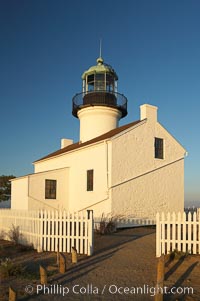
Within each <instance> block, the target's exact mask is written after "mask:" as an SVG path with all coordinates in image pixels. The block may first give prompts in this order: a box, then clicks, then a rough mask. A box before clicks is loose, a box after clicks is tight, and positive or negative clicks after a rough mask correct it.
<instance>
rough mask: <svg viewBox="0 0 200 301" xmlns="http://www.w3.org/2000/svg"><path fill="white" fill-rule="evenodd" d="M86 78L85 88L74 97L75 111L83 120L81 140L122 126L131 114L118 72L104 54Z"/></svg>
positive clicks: (84, 78)
mask: <svg viewBox="0 0 200 301" xmlns="http://www.w3.org/2000/svg"><path fill="white" fill-rule="evenodd" d="M82 80H83V90H82V92H81V93H79V94H76V95H75V96H74V97H73V100H72V103H73V109H72V114H73V115H74V116H75V117H77V118H79V120H80V141H81V142H85V141H88V140H91V139H93V138H95V137H97V136H100V135H102V134H104V133H106V132H109V131H110V130H112V129H115V128H117V127H118V122H119V120H120V119H121V118H123V117H125V116H126V115H127V99H126V97H125V96H124V95H122V94H120V93H118V92H117V80H118V76H117V74H116V72H115V71H114V69H113V68H112V67H111V66H110V65H107V64H105V63H104V61H103V59H102V57H99V58H98V59H97V65H96V66H92V67H90V68H89V69H88V70H87V71H85V72H84V73H83V75H82Z"/></svg>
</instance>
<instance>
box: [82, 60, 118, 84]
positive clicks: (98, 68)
mask: <svg viewBox="0 0 200 301" xmlns="http://www.w3.org/2000/svg"><path fill="white" fill-rule="evenodd" d="M94 73H109V74H111V75H113V78H114V80H118V76H117V74H116V72H115V70H114V69H113V68H112V66H110V65H108V64H105V63H104V60H103V58H102V57H99V58H98V59H97V65H95V66H91V67H90V68H89V69H88V70H87V71H85V72H84V73H83V75H82V79H83V80H85V79H86V77H87V76H88V75H91V74H94Z"/></svg>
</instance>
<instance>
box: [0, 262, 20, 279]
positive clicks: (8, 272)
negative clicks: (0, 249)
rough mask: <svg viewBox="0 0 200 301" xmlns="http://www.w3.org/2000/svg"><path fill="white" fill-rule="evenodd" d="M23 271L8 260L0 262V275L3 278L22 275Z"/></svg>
mask: <svg viewBox="0 0 200 301" xmlns="http://www.w3.org/2000/svg"><path fill="white" fill-rule="evenodd" d="M22 272H23V269H22V266H21V265H19V264H14V263H13V262H12V260H11V259H10V258H5V259H2V260H0V275H1V277H3V278H6V277H9V276H17V275H20V274H22Z"/></svg>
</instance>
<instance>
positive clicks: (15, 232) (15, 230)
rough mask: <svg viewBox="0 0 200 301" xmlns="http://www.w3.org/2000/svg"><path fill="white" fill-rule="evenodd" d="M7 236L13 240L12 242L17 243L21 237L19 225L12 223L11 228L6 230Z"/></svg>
mask: <svg viewBox="0 0 200 301" xmlns="http://www.w3.org/2000/svg"><path fill="white" fill-rule="evenodd" d="M8 237H9V239H10V240H11V241H12V242H14V244H16V245H17V244H19V240H20V237H21V234H20V231H19V226H14V225H13V224H12V228H11V229H10V230H9V232H8Z"/></svg>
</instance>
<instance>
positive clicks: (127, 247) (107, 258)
mask: <svg viewBox="0 0 200 301" xmlns="http://www.w3.org/2000/svg"><path fill="white" fill-rule="evenodd" d="M0 243H1V245H0V258H1V259H2V258H6V257H7V258H11V260H12V261H14V262H15V264H16V265H17V267H18V269H17V268H13V270H14V272H16V273H18V274H17V276H14V275H13V276H9V277H8V276H7V275H5V273H4V274H2V275H1V278H0V300H1V301H6V300H8V287H9V286H12V287H13V288H14V289H15V290H17V292H18V300H29V301H33V300H41V301H43V300H50V301H53V300H56V301H57V300H58V301H60V300H71V301H72V300H94V301H96V300H138V301H140V300H141V301H146V300H154V296H153V295H154V287H155V285H156V271H157V261H158V260H157V259H156V257H155V228H152V227H150V228H149V227H139V228H134V229H124V230H120V231H118V232H117V233H114V234H110V235H95V250H94V255H93V256H90V257H87V256H83V255H82V256H79V257H78V263H77V264H72V263H71V256H70V254H64V255H65V256H66V260H67V271H66V273H65V274H61V273H59V272H58V267H57V254H56V253H50V252H44V253H37V252H36V251H35V250H27V249H26V248H21V247H20V246H13V244H12V243H10V242H6V241H0ZM40 264H42V265H43V266H45V267H46V268H47V270H48V285H47V286H46V289H45V290H44V287H43V290H42V286H40V280H39V265H40ZM20 265H21V270H20V268H19V267H20ZM20 271H22V273H21V274H20ZM11 273H12V272H11ZM199 275H200V256H199V255H188V256H187V257H186V258H184V259H181V258H177V259H176V258H175V259H174V260H173V261H170V260H168V259H166V264H165V281H164V285H165V286H166V287H167V289H168V293H167V294H166V295H165V296H164V300H166V301H170V300H184V301H186V300H187V301H189V300H194V301H197V300H200V279H199ZM174 286H175V287H177V288H179V292H180V294H176V295H172V294H170V293H169V289H170V288H172V287H174ZM137 287H140V288H137ZM186 287H191V288H192V289H193V294H192V293H191V292H190V293H189V294H188V293H187V292H186V294H185V295H184V294H182V291H183V288H185V289H186ZM37 290H38V292H37ZM48 290H49V291H48ZM137 290H138V293H137ZM142 290H143V291H142ZM68 291H69V292H68ZM64 293H66V295H65V296H63V294H64Z"/></svg>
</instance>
